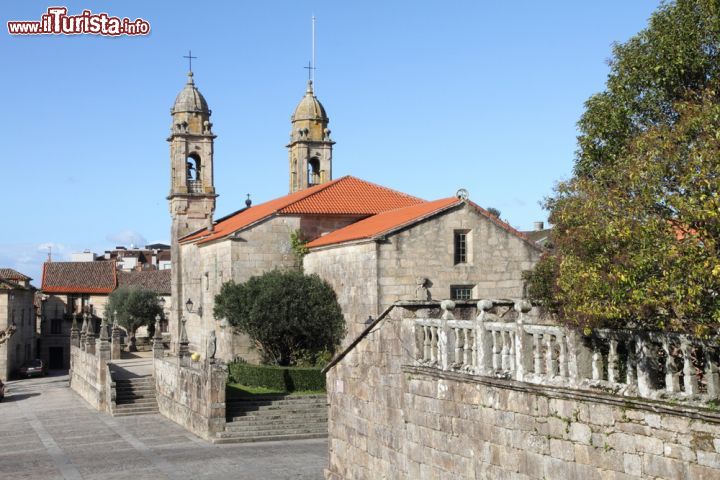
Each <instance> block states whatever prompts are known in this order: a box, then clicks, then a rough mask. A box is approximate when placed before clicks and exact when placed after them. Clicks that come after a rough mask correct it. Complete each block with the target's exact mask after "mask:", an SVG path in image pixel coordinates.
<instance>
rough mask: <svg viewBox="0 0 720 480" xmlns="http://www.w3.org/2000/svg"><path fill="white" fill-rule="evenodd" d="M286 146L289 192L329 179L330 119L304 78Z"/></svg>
mask: <svg viewBox="0 0 720 480" xmlns="http://www.w3.org/2000/svg"><path fill="white" fill-rule="evenodd" d="M290 120H291V122H292V131H291V132H290V143H289V144H288V145H287V148H288V150H289V162H290V163H289V167H290V189H289V190H290V193H293V192H297V191H298V190H302V189H305V188H308V187H312V186H314V185H319V184H321V183H325V182H329V181H330V180H332V149H333V145H334V144H335V142H334V141H332V140H331V138H330V129H329V128H328V124H329V123H330V119H329V118H328V116H327V114H326V113H325V108H324V107H323V106H322V104H321V103H320V101H319V100H318V99H317V97H316V96H315V93H314V92H313V82H312V80H308V84H307V90H306V91H305V96H304V97H303V98H302V100H300V103H299V104H298V106H297V108H295V113H293V115H292V117H291V118H290Z"/></svg>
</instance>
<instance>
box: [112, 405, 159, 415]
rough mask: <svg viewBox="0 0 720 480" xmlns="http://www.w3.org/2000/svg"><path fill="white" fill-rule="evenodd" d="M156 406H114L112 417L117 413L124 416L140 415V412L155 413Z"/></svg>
mask: <svg viewBox="0 0 720 480" xmlns="http://www.w3.org/2000/svg"><path fill="white" fill-rule="evenodd" d="M157 411H158V406H157V404H154V405H133V404H125V405H116V406H115V408H114V409H113V415H116V414H118V413H126V414H131V415H132V414H135V413H141V412H157Z"/></svg>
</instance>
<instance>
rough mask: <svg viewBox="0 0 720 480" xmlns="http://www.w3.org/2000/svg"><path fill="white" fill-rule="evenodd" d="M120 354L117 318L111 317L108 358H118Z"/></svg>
mask: <svg viewBox="0 0 720 480" xmlns="http://www.w3.org/2000/svg"><path fill="white" fill-rule="evenodd" d="M120 355H121V354H120V327H119V326H118V323H117V319H116V318H113V325H112V339H111V345H110V358H111V359H112V360H117V359H119V358H120Z"/></svg>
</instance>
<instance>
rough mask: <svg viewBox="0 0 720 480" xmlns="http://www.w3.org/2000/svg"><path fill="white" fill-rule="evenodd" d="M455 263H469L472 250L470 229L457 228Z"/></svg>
mask: <svg viewBox="0 0 720 480" xmlns="http://www.w3.org/2000/svg"><path fill="white" fill-rule="evenodd" d="M454 236H455V240H454V244H455V265H459V264H462V263H469V257H470V251H469V249H468V244H469V240H470V230H455V235H454Z"/></svg>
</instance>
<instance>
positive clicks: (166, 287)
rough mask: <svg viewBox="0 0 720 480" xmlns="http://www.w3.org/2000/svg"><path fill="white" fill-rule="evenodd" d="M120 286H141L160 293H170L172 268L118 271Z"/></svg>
mask: <svg viewBox="0 0 720 480" xmlns="http://www.w3.org/2000/svg"><path fill="white" fill-rule="evenodd" d="M117 275H118V277H117V279H118V287H122V286H125V285H130V286H135V285H137V286H140V287H143V288H145V289H146V290H150V291H151V292H153V293H156V294H158V295H170V270H143V271H139V272H135V271H133V272H122V271H119V272H118V273H117Z"/></svg>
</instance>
